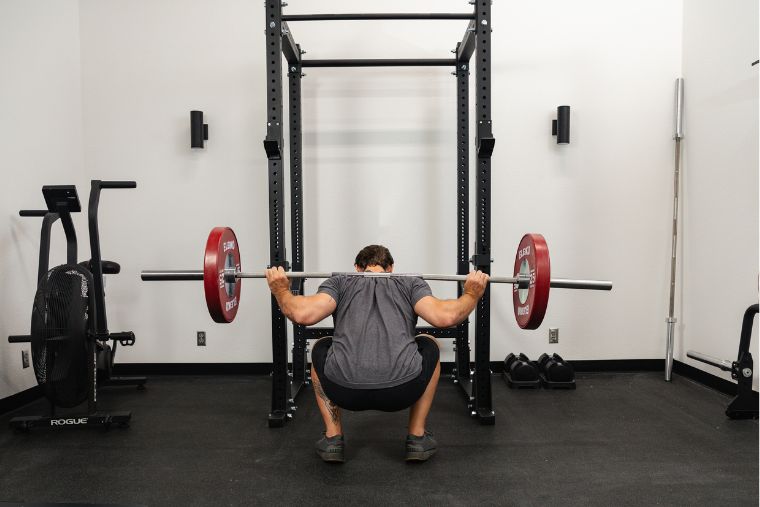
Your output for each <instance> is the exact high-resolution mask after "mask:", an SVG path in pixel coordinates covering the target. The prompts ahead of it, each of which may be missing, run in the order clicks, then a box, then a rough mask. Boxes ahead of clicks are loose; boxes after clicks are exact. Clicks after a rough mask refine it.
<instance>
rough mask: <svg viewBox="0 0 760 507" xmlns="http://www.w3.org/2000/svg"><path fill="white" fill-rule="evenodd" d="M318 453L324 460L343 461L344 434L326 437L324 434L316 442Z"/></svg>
mask: <svg viewBox="0 0 760 507" xmlns="http://www.w3.org/2000/svg"><path fill="white" fill-rule="evenodd" d="M315 448H316V450H317V454H318V455H319V457H320V458H322V460H323V461H326V462H328V463H343V462H344V461H345V459H344V458H343V435H335V436H334V437H326V436H325V434H324V433H323V434H322V438H320V439H319V440H317V443H316V444H315Z"/></svg>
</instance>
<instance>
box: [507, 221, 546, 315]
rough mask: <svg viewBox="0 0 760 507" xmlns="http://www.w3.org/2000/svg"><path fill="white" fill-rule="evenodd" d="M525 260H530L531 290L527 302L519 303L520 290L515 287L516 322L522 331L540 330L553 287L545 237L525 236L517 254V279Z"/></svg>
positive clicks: (513, 298) (538, 235)
mask: <svg viewBox="0 0 760 507" xmlns="http://www.w3.org/2000/svg"><path fill="white" fill-rule="evenodd" d="M523 259H527V261H528V266H529V267H530V274H531V279H530V287H529V289H528V297H527V299H526V300H525V303H521V302H520V293H519V288H518V287H517V286H515V287H514V289H513V290H512V302H513V304H514V310H515V319H516V320H517V325H518V326H520V327H521V328H522V329H537V328H538V327H539V326H540V325H541V322H543V320H544V315H546V307H547V305H548V304H549V289H550V285H551V266H550V263H549V247H548V246H547V245H546V240H545V239H544V237H543V236H542V235H540V234H526V235H525V236H523V237H522V239H521V240H520V244H519V246H518V247H517V254H516V255H515V269H514V276H517V275H518V274H519V273H520V264H522V261H523Z"/></svg>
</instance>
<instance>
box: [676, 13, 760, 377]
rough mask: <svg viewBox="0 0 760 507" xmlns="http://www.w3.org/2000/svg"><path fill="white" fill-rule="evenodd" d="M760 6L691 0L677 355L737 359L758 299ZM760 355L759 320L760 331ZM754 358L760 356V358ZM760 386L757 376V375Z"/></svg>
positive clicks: (686, 25) (710, 369)
mask: <svg viewBox="0 0 760 507" xmlns="http://www.w3.org/2000/svg"><path fill="white" fill-rule="evenodd" d="M758 54H759V53H758V4H757V2H756V1H755V0H730V1H727V2H713V1H710V0H689V1H688V2H684V28H683V75H684V82H685V86H684V91H685V98H684V107H685V114H684V121H685V124H684V133H685V139H684V141H683V144H684V166H683V201H682V203H683V270H682V280H683V283H682V284H681V285H682V287H681V288H682V291H683V292H682V293H683V310H682V315H681V317H680V323H679V331H680V333H681V335H680V340H679V342H678V347H677V350H678V359H680V360H682V361H686V362H688V363H689V364H692V365H693V366H696V367H697V368H700V369H704V370H706V371H708V372H710V373H712V374H716V375H717V374H719V373H721V374H722V376H723V377H725V378H730V374H728V373H722V372H719V371H718V370H717V369H716V368H713V367H711V366H708V365H705V364H702V363H699V362H697V361H692V360H691V359H687V358H686V350H688V349H694V350H697V351H700V352H703V353H706V354H710V355H713V356H717V357H720V358H724V359H731V360H734V359H735V358H736V350H737V347H738V343H739V332H740V329H741V319H742V316H743V314H744V310H745V309H746V308H747V306H749V305H751V304H753V303H756V302H757V298H758V67H757V66H755V67H750V63H751V62H753V61H755V60H757V58H758ZM753 344H754V347H753V353H754V357H755V358H758V357H760V356H759V355H758V354H757V324H756V325H755V329H754V334H753ZM756 360H757V359H756ZM754 386H755V389H757V375H755V378H754Z"/></svg>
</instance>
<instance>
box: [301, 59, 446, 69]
mask: <svg viewBox="0 0 760 507" xmlns="http://www.w3.org/2000/svg"><path fill="white" fill-rule="evenodd" d="M456 64H457V61H456V60H455V59H453V58H387V59H366V58H365V59H337V60H301V66H302V67H448V66H453V65H456Z"/></svg>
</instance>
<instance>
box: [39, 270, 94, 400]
mask: <svg viewBox="0 0 760 507" xmlns="http://www.w3.org/2000/svg"><path fill="white" fill-rule="evenodd" d="M91 287H92V275H91V274H90V273H89V272H88V271H87V270H86V269H83V268H82V267H80V266H77V265H71V264H64V265H62V266H56V267H54V268H53V269H51V270H50V271H48V272H47V273H46V274H45V276H43V277H42V279H41V280H40V283H39V285H38V286H37V293H36V294H35V296H34V307H33V309H32V333H31V335H32V343H31V345H32V347H31V348H32V364H33V366H34V374H35V376H36V377H37V382H38V383H39V384H40V385H42V386H43V387H44V391H45V396H47V398H48V399H49V400H50V401H51V402H53V403H55V404H56V405H58V406H61V407H73V406H76V405H79V404H80V403H82V402H83V401H85V400H86V399H87V393H88V366H89V360H88V358H89V349H90V346H91V344H90V343H89V341H88V339H87V335H88V330H89V329H90V318H92V315H91V312H92V310H93V306H92V304H91V303H92V300H91V292H92V289H91Z"/></svg>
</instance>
